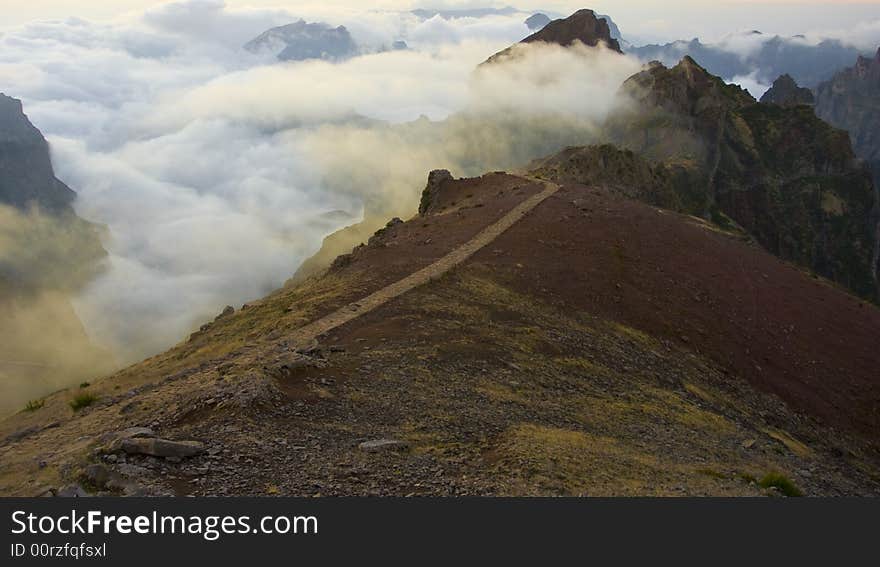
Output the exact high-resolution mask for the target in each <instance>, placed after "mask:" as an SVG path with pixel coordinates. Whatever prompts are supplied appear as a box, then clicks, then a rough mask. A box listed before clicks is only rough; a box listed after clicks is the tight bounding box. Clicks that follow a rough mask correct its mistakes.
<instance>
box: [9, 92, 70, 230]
mask: <svg viewBox="0 0 880 567" xmlns="http://www.w3.org/2000/svg"><path fill="white" fill-rule="evenodd" d="M75 197H76V193H74V192H73V191H72V190H71V189H70V188H69V187H68V186H67V185H65V184H64V183H62V182H61V181H59V180H58V179H57V178H56V177H55V173H54V172H53V170H52V162H51V160H50V158H49V144H48V143H47V142H46V139H45V138H44V137H43V135H42V134H41V133H40V131H39V130H37V128H36V127H34V125H33V124H31V122H30V120H28V118H27V116H25V114H24V111H23V109H22V104H21V101H20V100H18V99H14V98H11V97H8V96H6V95H5V94H2V93H0V204H5V205H10V206H12V207H15V208H16V209H19V210H22V211H24V210H27V209H29V208H30V207H31V206H37V207H39V208H40V209H41V210H43V211H45V212H51V213H55V214H58V213H69V212H72V211H73V209H72V208H71V203H73V200H74V198H75Z"/></svg>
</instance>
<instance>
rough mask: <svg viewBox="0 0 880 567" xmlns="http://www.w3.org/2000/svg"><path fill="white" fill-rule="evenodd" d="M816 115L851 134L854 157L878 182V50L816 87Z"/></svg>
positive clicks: (879, 85) (879, 130) (879, 93)
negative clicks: (868, 167) (866, 165)
mask: <svg viewBox="0 0 880 567" xmlns="http://www.w3.org/2000/svg"><path fill="white" fill-rule="evenodd" d="M816 114H818V115H819V116H820V117H821V118H822V119H823V120H825V121H826V122H828V123H829V124H832V125H834V126H836V127H838V128H841V129H843V130H846V131H847V132H849V133H850V137H851V138H852V142H853V149H854V150H855V152H856V154H857V155H858V156H859V157H860V158H862V159H864V160H867V161H868V162H870V163H871V164H872V167H874V172H875V175H876V176H877V179H878V180H880V49H878V50H877V54H876V55H875V56H874V57H873V58H867V57H859V59H858V61H856V64H855V66H853V67H849V68H847V69H844V70H842V71H840V72H839V73H837V74H836V75H835V76H834V77H833V78H832V79H831V80H829V81H828V82H825V83H822V84H821V85H819V88H818V89H817V94H816Z"/></svg>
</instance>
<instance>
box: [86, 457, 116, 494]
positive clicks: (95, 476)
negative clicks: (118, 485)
mask: <svg viewBox="0 0 880 567" xmlns="http://www.w3.org/2000/svg"><path fill="white" fill-rule="evenodd" d="M81 476H82V479H83V480H84V481H86V482H88V483H89V484H91V485H92V486H94V487H96V488H99V489H100V488H104V487H106V486H107V483H108V482H109V481H110V479H111V478H113V474H112V473H111V472H110V470H109V469H108V468H107V467H105V466H104V465H101V464H97V463H96V464H92V465H89V466H87V467H86V468H85V470H84V471H83V473H82V475H81Z"/></svg>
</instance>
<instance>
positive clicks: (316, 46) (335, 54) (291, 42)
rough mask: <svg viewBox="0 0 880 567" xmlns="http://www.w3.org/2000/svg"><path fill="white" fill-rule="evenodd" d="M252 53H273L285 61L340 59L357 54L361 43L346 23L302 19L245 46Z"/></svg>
mask: <svg viewBox="0 0 880 567" xmlns="http://www.w3.org/2000/svg"><path fill="white" fill-rule="evenodd" d="M244 49H245V50H247V51H250V52H251V53H261V52H271V53H273V54H275V55H276V56H277V57H278V59H280V60H281V61H304V60H307V59H323V60H330V61H339V60H343V59H347V58H349V57H352V56H354V55H356V54H357V45H356V44H355V42H354V39H352V37H351V34H350V33H349V32H348V30H347V29H346V28H345V26H338V27H335V28H334V27H332V26H330V25H328V24H325V23H320V22H319V23H307V22H306V21H305V20H300V21H298V22H294V23H292V24H287V25H286V26H280V27H277V28H272V29H270V30H268V31H265V32H263V33H262V34H260V35H259V36H258V37H256V38H254V39H253V40H251V41H249V42H248V43H246V44H245V45H244Z"/></svg>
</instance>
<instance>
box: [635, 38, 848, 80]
mask: <svg viewBox="0 0 880 567" xmlns="http://www.w3.org/2000/svg"><path fill="white" fill-rule="evenodd" d="M747 35H748V36H749V37H748V38H746V39H747V40H748V41H760V42H761V46H760V48H759V49H757V50H755V51H754V52H750V53H749V54H748V55H746V56H745V57H743V56H742V55H741V54H740V53H737V52H735V51H734V50H728V49H726V48H725V46H724V45H723V44H722V45H712V44H705V43H702V42H701V41H700V40H699V39H692V40H690V41H675V42H672V43H667V44H665V45H645V46H641V47H632V48H628V49H627V53H629V54H632V55H635V56H636V57H638V58H639V59H641V60H643V61H646V62H647V61H660V62H661V63H663V64H664V65H667V66H672V65H675V63H676V62H678V61H679V60H680V59H681V58H682V57H683V56H685V55H688V56H690V57H692V58H694V59H695V60H697V61H699V62H700V64H701V65H703V66H704V67H705V68H706V69H707V70H708V71H709V72H710V73H712V74H715V75H719V76H721V77H725V78H727V79H733V78H734V77H741V76H745V75H749V74H751V73H753V72H755V73H756V74H755V78H756V79H757V80H758V81H759V82H761V83H763V84H769V83H770V82H771V81H773V80H774V79H776V77H779V76H780V75H783V74H789V75H791V76H792V77H793V78H794V79H795V81H797V83H798V84H800V85H805V86H807V87H810V88H813V87H815V86H816V85H818V84H819V83H821V82H822V81H824V80H826V79H828V78H829V77H831V76H832V75H834V73H836V72H837V71H838V70H840V69H841V68H843V67H845V66H846V65H848V64H849V63H850V62H851V61H853V60H854V59H855V58H856V57H857V56H858V55H859V51H858V49H856V48H854V47H850V46H848V45H844V44H842V43H841V42H840V41H837V40H826V41H822V42H820V43H818V44H816V45H810V44H808V43H806V42H804V41H802V40H800V39H799V38H784V37H780V36H772V37H768V36H765V35H763V34H761V33H760V32H757V31H752V32H748V34H747Z"/></svg>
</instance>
